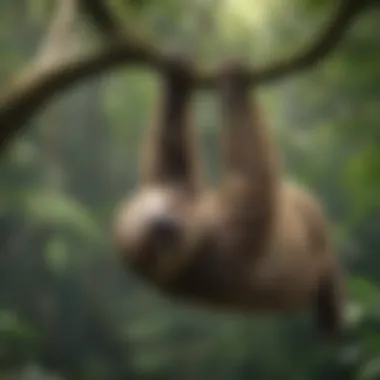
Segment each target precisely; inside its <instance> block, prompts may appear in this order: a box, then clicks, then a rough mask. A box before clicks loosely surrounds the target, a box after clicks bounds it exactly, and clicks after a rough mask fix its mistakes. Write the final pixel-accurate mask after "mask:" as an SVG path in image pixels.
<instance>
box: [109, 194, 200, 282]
mask: <svg viewBox="0 0 380 380" xmlns="http://www.w3.org/2000/svg"><path fill="white" fill-rule="evenodd" d="M192 213H193V207H192V204H191V201H190V200H189V198H188V197H186V196H185V195H184V194H183V192H181V191H176V190H175V189H167V188H154V189H145V190H143V191H140V192H139V193H138V194H136V195H135V196H133V197H132V198H131V199H130V200H129V201H128V202H127V203H126V204H125V205H123V206H122V207H121V209H120V211H119V214H118V216H117V219H116V229H115V230H116V231H115V232H116V241H117V245H118V248H119V249H120V253H121V255H122V260H123V262H124V263H125V264H126V265H129V266H131V267H132V268H133V269H135V270H136V271H137V272H139V273H141V274H143V275H145V276H147V277H150V278H152V279H154V280H155V281H159V282H165V281H170V279H172V278H174V277H175V276H176V274H178V273H180V272H181V271H182V270H183V268H184V267H186V266H187V265H188V264H189V263H190V260H191V258H192V253H193V251H194V250H193V249H192V247H193V244H194V243H193V242H194V234H193V233H192V231H193V228H192V227H193V226H192V224H193V223H192V220H193V218H192Z"/></svg>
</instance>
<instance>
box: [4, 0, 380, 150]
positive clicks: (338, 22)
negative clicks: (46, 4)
mask: <svg viewBox="0 0 380 380" xmlns="http://www.w3.org/2000/svg"><path fill="white" fill-rule="evenodd" d="M69 1H70V2H76V1H81V3H76V4H79V5H80V6H82V9H85V10H87V11H88V12H90V16H91V19H92V21H93V22H94V23H96V25H97V27H98V28H99V30H103V32H104V31H105V30H108V32H109V34H108V36H109V42H108V43H107V44H105V45H107V46H105V47H103V48H101V49H100V50H98V51H95V52H94V53H92V54H87V55H85V56H76V57H73V58H71V59H51V60H49V64H43V65H41V64H39V65H35V64H34V65H32V68H31V69H27V70H26V71H25V72H24V73H23V74H21V75H20V76H19V78H17V80H16V82H15V83H13V84H12V85H11V86H10V88H9V89H8V90H7V91H5V92H4V93H3V95H2V96H0V154H1V153H2V152H3V151H4V149H5V148H6V146H7V144H8V142H9V141H10V139H11V138H13V137H14V136H15V135H16V134H17V133H18V132H19V131H20V130H21V129H22V126H23V125H24V124H25V123H26V122H27V121H28V120H29V119H30V118H31V117H33V116H34V114H35V113H36V112H37V111H38V110H40V108H41V107H42V106H43V105H44V104H45V103H46V102H47V101H48V100H50V99H51V98H52V97H54V96H55V95H56V94H57V93H59V92H61V91H62V90H64V89H66V88H67V87H69V86H71V85H73V84H74V83H76V82H78V81H79V80H83V79H85V78H89V77H91V76H94V75H98V74H101V73H104V72H106V71H109V70H111V69H115V68H117V67H120V66H121V65H145V66H148V67H149V68H152V69H155V70H158V71H161V70H163V69H166V68H167V67H168V66H169V57H168V55H167V54H166V53H165V52H164V51H163V50H161V49H159V48H158V47H156V46H154V45H153V44H150V43H148V42H146V41H142V40H141V39H138V40H136V41H132V40H131V38H128V36H126V37H125V38H122V37H119V36H120V33H121V32H120V29H119V27H118V26H117V25H116V24H113V21H112V18H111V16H110V14H109V13H108V9H107V8H105V6H104V3H103V2H102V1H101V0H61V1H60V3H59V4H60V5H61V6H62V9H64V8H66V7H67V3H68V2H69ZM64 3H66V6H65V7H64ZM73 4H74V3H73ZM86 4H87V5H86ZM375 4H376V5H379V0H361V1H359V0H341V5H340V7H339V9H338V10H337V12H336V15H335V17H334V18H333V19H332V21H331V22H330V23H328V25H327V27H326V28H325V29H324V30H323V31H322V33H321V35H320V36H319V37H318V38H316V39H315V41H314V42H313V43H311V44H310V46H309V47H308V48H307V49H306V50H305V51H303V52H301V53H299V54H296V55H295V56H294V57H291V58H289V59H284V60H282V61H280V62H279V63H276V64H273V65H268V66H267V67H264V68H261V69H253V70H252V72H251V73H250V75H249V80H250V81H252V82H255V83H256V84H264V83H267V82H269V81H271V80H275V79H279V78H282V77H284V76H287V75H290V74H293V73H295V72H299V71H302V70H306V69H308V68H310V67H312V66H314V65H316V64H318V63H320V62H321V61H322V60H323V59H324V58H326V57H327V55H328V54H329V53H330V52H331V51H332V50H333V49H334V48H335V47H336V45H337V44H338V43H339V42H340V40H341V39H342V37H343V36H344V33H345V32H346V30H347V29H348V27H349V26H350V24H351V23H352V22H353V21H354V19H355V18H356V17H357V16H358V15H359V14H360V13H361V11H363V10H364V9H366V8H367V7H368V6H369V5H375ZM84 6H86V7H87V8H83V7H84ZM102 6H103V8H102ZM95 15H96V17H95ZM107 15H108V16H107ZM51 33H52V31H51ZM113 36H115V38H112V37H113ZM116 37H117V38H116ZM48 39H49V38H48ZM37 62H38V60H37ZM194 70H195V74H194V78H196V80H197V83H198V85H199V86H200V87H208V88H212V87H213V86H214V85H215V81H216V73H213V74H205V73H203V72H201V71H199V70H198V69H197V68H194Z"/></svg>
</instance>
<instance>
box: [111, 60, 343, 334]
mask: <svg viewBox="0 0 380 380" xmlns="http://www.w3.org/2000/svg"><path fill="white" fill-rule="evenodd" d="M161 74H162V93H163V95H162V98H161V99H160V104H159V107H158V113H155V115H154V118H153V122H152V123H151V125H150V128H148V131H147V135H146V137H145V138H144V141H143V146H142V149H141V152H142V157H141V163H142V164H141V178H140V184H139V187H138V189H137V190H136V191H135V193H134V194H132V195H131V196H130V197H129V198H127V199H126V200H124V201H123V202H122V204H121V206H120V208H119V209H118V212H117V217H116V223H115V240H116V245H117V248H118V251H119V252H120V256H121V260H122V263H123V265H126V266H128V267H130V268H132V269H133V270H134V271H135V272H136V273H137V274H139V275H140V276H141V277H142V278H144V279H146V280H148V281H150V282H151V283H152V284H154V285H155V286H156V287H157V288H158V289H159V290H160V291H161V292H163V293H164V294H166V295H167V296H169V297H172V298H175V299H181V300H183V301H185V302H190V303H192V304H195V305H198V306H202V307H211V308H217V309H221V310H226V311H233V312H255V313H272V314H281V313H294V312H300V311H303V310H311V311H312V313H313V315H314V317H315V322H316V325H317V328H318V329H319V330H320V331H321V332H322V333H323V334H325V335H326V336H335V335H336V334H337V333H339V332H340V331H341V328H342V324H343V306H344V305H343V299H344V295H343V280H342V276H341V273H340V267H339V264H338V262H337V259H336V257H335V255H334V253H333V250H332V245H331V242H330V233H329V230H330V228H329V225H328V222H327V220H326V218H325V215H324V212H323V210H322V207H321V204H320V202H319V201H318V200H317V199H316V198H315V197H314V196H313V195H311V194H310V192H308V191H307V190H306V189H303V188H301V187H299V186H297V185H295V184H294V183H291V182H289V181H287V180H284V179H283V178H282V177H283V176H282V173H281V169H280V163H279V158H278V157H277V154H276V149H275V144H274V142H273V138H272V137H271V135H270V133H269V130H268V128H266V126H265V125H264V123H263V120H262V117H261V112H260V109H259V107H258V104H257V101H256V99H252V97H251V90H253V91H252V92H253V93H254V92H255V84H254V83H252V81H250V80H249V79H248V67H247V66H245V65H244V64H243V63H239V62H230V63H228V64H227V65H225V67H223V68H222V69H221V70H220V72H219V75H218V80H217V83H216V92H217V94H218V97H219V98H220V104H221V114H222V132H221V133H222V139H221V145H222V146H221V158H222V165H223V174H222V178H221V181H220V184H219V186H218V187H217V188H212V187H210V186H208V185H207V184H205V183H204V179H203V173H202V167H201V161H202V160H201V158H200V154H199V150H198V149H197V145H196V141H195V140H196V136H195V130H194V128H193V127H194V123H193V122H192V118H191V116H192V115H191V107H192V100H193V95H194V93H195V86H196V81H195V78H194V75H193V70H192V66H191V64H189V63H188V62H187V61H185V60H183V59H182V60H181V59H173V60H172V61H171V63H170V65H169V66H168V67H167V68H166V69H165V70H163V71H162V73H161ZM253 95H254V94H253Z"/></svg>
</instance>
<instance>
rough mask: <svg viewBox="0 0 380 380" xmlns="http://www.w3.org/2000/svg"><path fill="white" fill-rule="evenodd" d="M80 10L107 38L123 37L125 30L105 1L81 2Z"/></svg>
mask: <svg viewBox="0 0 380 380" xmlns="http://www.w3.org/2000/svg"><path fill="white" fill-rule="evenodd" d="M79 6H80V9H81V10H82V11H83V12H84V13H85V14H86V15H87V16H88V17H89V18H90V19H91V20H92V22H93V24H94V25H95V26H96V27H97V28H98V30H99V31H100V32H101V33H102V34H104V35H105V36H106V37H117V36H119V37H121V36H122V31H123V28H122V26H121V25H119V24H118V22H117V20H115V18H114V17H113V16H112V14H111V12H110V11H109V9H108V7H107V5H106V3H105V1H103V0H79Z"/></svg>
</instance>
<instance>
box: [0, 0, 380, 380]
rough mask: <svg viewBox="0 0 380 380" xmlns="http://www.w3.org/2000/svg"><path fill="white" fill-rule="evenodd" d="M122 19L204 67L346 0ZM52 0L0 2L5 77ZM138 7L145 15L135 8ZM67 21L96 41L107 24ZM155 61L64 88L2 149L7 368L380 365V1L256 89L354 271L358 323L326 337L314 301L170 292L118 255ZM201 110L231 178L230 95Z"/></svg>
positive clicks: (28, 374) (259, 58) (25, 379)
mask: <svg viewBox="0 0 380 380" xmlns="http://www.w3.org/2000/svg"><path fill="white" fill-rule="evenodd" d="M111 3H112V5H113V7H114V10H115V11H116V13H117V15H118V16H119V17H120V19H121V20H124V22H126V23H128V22H129V23H132V21H133V24H134V26H133V27H136V28H138V29H139V30H142V31H144V33H146V34H147V35H149V34H150V35H154V36H155V37H156V39H157V40H158V41H161V43H163V42H166V43H169V45H171V46H173V47H176V46H180V47H185V48H184V49H185V50H186V51H189V52H191V53H192V54H194V55H195V56H196V57H198V59H200V60H201V61H202V62H204V63H206V64H210V65H212V64H215V63H217V62H220V61H221V60H222V59H223V58H226V57H228V56H230V55H232V54H234V55H240V56H244V57H246V58H249V59H250V60H251V61H252V62H254V63H255V64H265V62H271V61H273V60H275V59H279V58H281V57H282V56H285V55H286V54H288V53H289V54H290V53H292V52H294V51H297V49H299V47H300V46H304V45H305V44H307V42H308V41H310V39H311V38H312V37H313V36H314V35H315V33H316V31H318V30H319V29H320V27H321V26H322V22H323V21H324V20H326V19H328V17H329V15H331V11H332V10H333V9H334V7H335V6H336V5H337V2H336V1H320V0H307V1H305V0H287V1H284V0H260V1H250V0H219V1H218V0H207V1H206V0H204V1H202V0H193V1H185V0H160V1H153V0H125V1H122V0H114V1H112V2H111ZM53 5H54V4H53V2H52V1H51V0H29V1H28V0H1V1H0V51H1V54H0V83H1V84H5V83H7V82H8V80H9V79H10V78H11V77H12V76H13V75H14V74H15V73H17V72H18V71H19V70H20V69H22V68H23V67H25V65H27V62H28V60H30V59H31V58H32V56H33V54H34V52H35V51H36V49H37V47H38V42H39V41H40V40H41V37H42V36H43V35H44V33H45V32H46V26H47V23H48V21H49V20H50V19H51V15H52V8H53ZM136 21H138V22H136ZM75 26H76V27H77V28H75V29H74V30H72V32H73V33H77V34H78V36H80V38H79V37H77V38H75V41H76V42H78V41H81V43H82V44H83V49H85V47H86V44H87V43H90V41H91V43H92V42H93V40H94V33H93V31H92V30H91V28H89V25H87V24H85V22H84V21H83V20H82V19H78V20H77V23H76V24H75ZM156 79H157V78H156V77H155V75H154V74H153V73H151V72H149V71H146V70H139V69H128V68H126V69H122V70H118V71H116V72H113V73H112V74H109V75H103V76H102V77H99V78H97V79H93V80H91V81H87V82H85V83H84V84H81V85H80V86H76V87H75V88H73V89H71V90H70V91H67V92H66V93H65V94H62V96H60V97H58V98H57V99H55V101H54V102H52V103H51V104H50V105H49V107H48V108H47V109H45V110H44V112H43V113H42V114H40V115H39V116H38V117H37V118H35V119H34V120H32V121H31V122H30V123H29V124H30V125H29V128H28V130H27V132H26V133H24V134H23V135H22V136H20V137H19V138H18V139H17V141H16V142H15V143H14V144H13V145H12V147H11V149H10V150H9V151H8V152H7V154H6V155H5V156H3V157H2V158H1V160H0V181H1V187H0V245H1V252H0V261H1V263H0V379H1V380H9V379H20V380H29V379H33V380H34V379H38V380H40V379H41V380H43V379H49V380H53V379H65V380H75V379H78V380H103V379H104V380H105V379H111V380H113V379H115V380H118V379H143V380H148V379H152V380H153V379H154V380H160V379H165V380H166V379H200V380H203V379H204V380H206V379H207V380H209V379H215V380H223V379H226V380H232V379H233V380H245V379H260V380H277V379H278V380H288V379H289V380H314V379H324V380H329V379H335V380H340V379H344V380H346V379H360V380H374V379H380V252H379V250H380V213H379V208H380V126H379V124H380V109H379V102H380V10H373V11H370V12H366V13H364V14H363V15H362V16H361V17H360V18H359V19H358V20H357V22H355V24H354V25H352V27H351V28H350V30H349V32H348V33H347V34H346V36H345V38H344V39H343V41H342V42H341V43H340V44H339V46H338V48H337V49H336V50H335V51H334V52H333V54H332V55H330V56H329V57H328V59H327V60H326V61H325V62H324V63H323V65H320V66H318V67H317V68H315V69H313V70H311V71H308V72H307V73H303V74H300V75H295V76H293V77H291V78H287V79H285V80H281V81H278V82H276V83H273V84H271V85H270V86H264V87H262V88H261V89H260V98H261V101H262V104H263V109H264V111H265V113H266V119H267V121H268V123H270V124H272V125H273V127H274V129H275V131H276V136H277V137H278V145H279V147H280V148H281V152H282V153H283V158H284V162H285V169H286V172H287V175H289V176H291V177H292V178H294V179H295V180H297V181H298V182H301V183H304V184H306V185H307V186H309V187H310V188H311V189H313V191H314V192H315V193H316V194H318V195H319V197H320V198H322V199H323V201H324V202H325V205H326V210H327V212H328V215H329V217H330V218H331V223H332V228H333V232H334V244H335V247H336V254H337V255H339V257H340V258H341V260H342V262H343V264H344V268H345V271H346V272H347V276H348V288H349V304H348V305H347V320H348V329H347V332H346V333H345V336H344V338H343V340H342V342H340V343H339V344H331V345H326V344H323V343H322V342H321V341H320V339H319V337H318V334H317V333H316V331H315V329H314V326H313V325H312V323H311V321H310V319H309V316H299V317H293V318H289V317H288V318H283V317H266V318H263V317H255V316H249V317H248V316H242V315H230V314H220V313H213V312H210V311H207V310H200V309H194V308H191V307H188V306H187V305H184V304H177V303H174V302H172V301H170V300H168V299H166V298H165V297H163V296H162V295H160V294H159V293H158V292H157V291H156V290H155V289H153V288H151V287H149V286H148V285H147V284H145V283H144V282H143V281H141V280H139V279H138V278H136V277H135V276H134V275H133V273H130V272H128V271H125V270H123V269H122V268H120V267H119V265H118V261H117V255H116V252H115V249H114V247H113V246H112V242H111V235H110V230H111V227H110V226H111V222H112V218H113V215H114V210H115V207H116V206H117V204H118V202H119V201H120V200H121V199H122V197H123V196H125V195H126V194H127V193H128V192H129V191H130V190H131V189H132V188H133V187H134V186H135V185H136V183H137V171H138V149H139V144H140V140H141V136H142V132H143V131H144V128H145V126H146V124H147V123H148V122H149V120H150V117H151V116H150V115H151V114H152V110H153V108H154V105H155V102H156V100H157V96H159V94H158V87H157V80H156ZM217 105H218V104H217V102H216V101H215V99H214V97H213V94H212V93H211V94H210V93H202V92H200V93H199V96H198V97H197V102H196V110H195V112H196V119H197V123H198V125H199V132H200V134H201V136H202V151H203V153H204V157H205V159H206V161H207V170H208V173H209V176H210V178H212V179H213V180H216V179H217V178H218V176H219V170H220V166H219V162H218V154H219V153H218V151H219V147H218V133H219V130H218V118H219V116H218V108H217Z"/></svg>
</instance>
